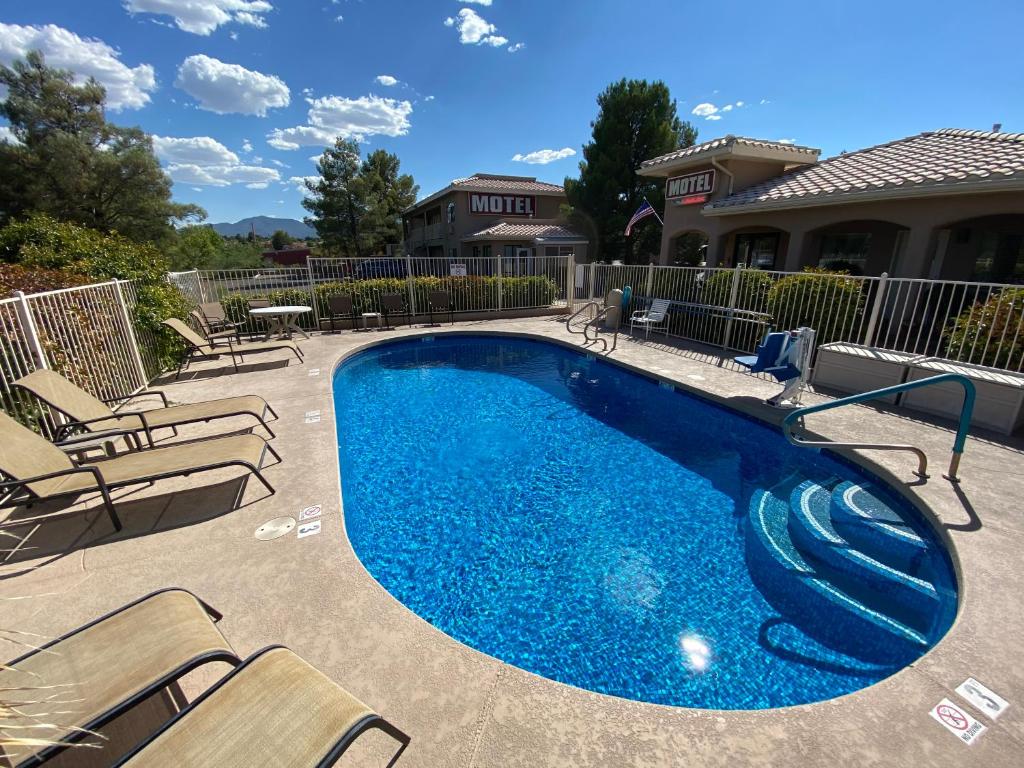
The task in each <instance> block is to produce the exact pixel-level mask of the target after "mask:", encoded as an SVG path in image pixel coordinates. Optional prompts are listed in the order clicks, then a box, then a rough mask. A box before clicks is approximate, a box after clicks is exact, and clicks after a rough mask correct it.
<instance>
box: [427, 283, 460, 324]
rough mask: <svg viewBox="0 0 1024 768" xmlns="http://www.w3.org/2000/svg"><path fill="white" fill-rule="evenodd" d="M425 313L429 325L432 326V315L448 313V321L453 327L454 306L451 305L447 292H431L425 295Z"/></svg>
mask: <svg viewBox="0 0 1024 768" xmlns="http://www.w3.org/2000/svg"><path fill="white" fill-rule="evenodd" d="M427 312H428V313H429V314H430V324H431V325H434V324H435V323H434V313H435V312H438V313H445V312H447V313H448V320H449V322H451V324H452V325H455V306H454V305H453V304H452V295H451V294H450V293H448V291H431V292H430V293H429V294H427Z"/></svg>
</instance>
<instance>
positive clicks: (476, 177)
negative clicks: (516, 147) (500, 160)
mask: <svg viewBox="0 0 1024 768" xmlns="http://www.w3.org/2000/svg"><path fill="white" fill-rule="evenodd" d="M451 186H453V187H457V188H458V189H471V190H475V191H479V192H490V191H492V190H493V191H495V192H539V193H542V194H543V193H548V194H551V193H555V194H563V193H564V192H565V189H564V188H563V187H562V185H561V184H548V183H547V182H546V181H537V179H536V178H534V177H532V176H498V175H496V174H490V173H474V174H473V175H472V176H468V177H466V178H465V179H455V181H453V182H452V183H451Z"/></svg>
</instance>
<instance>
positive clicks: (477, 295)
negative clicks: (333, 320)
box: [220, 275, 558, 328]
mask: <svg viewBox="0 0 1024 768" xmlns="http://www.w3.org/2000/svg"><path fill="white" fill-rule="evenodd" d="M412 283H413V295H414V298H415V301H416V312H417V314H421V315H422V314H426V308H427V300H428V297H429V296H430V293H431V291H447V292H448V293H450V294H451V296H452V303H453V305H454V306H455V309H456V310H459V311H469V312H472V311H486V310H491V309H495V308H496V307H497V297H498V278H497V277H491V276H486V275H485V276H479V275H473V276H469V277H414V278H412ZM391 293H397V294H400V295H401V296H402V298H403V299H404V300H405V302H406V304H408V297H409V286H408V283H407V281H406V279H405V278H404V277H377V278H371V279H368V280H343V281H342V280H336V281H331V282H326V283H318V284H317V285H316V286H315V287H314V289H313V295H314V300H315V301H316V306H317V310H318V311H319V313H320V314H321V316H326V315H327V311H328V310H327V300H328V298H330V297H331V296H336V295H345V296H351V297H352V299H353V302H352V303H353V305H354V307H355V311H356V314H362V313H363V312H380V311H381V305H380V297H381V296H385V295H387V294H391ZM501 294H502V295H501V306H502V309H518V308H524V307H536V306H550V305H551V304H552V303H553V302H554V300H555V297H556V296H557V295H558V285H557V284H556V283H555V281H554V280H552V279H551V278H549V277H543V276H536V275H534V276H528V277H503V278H501ZM250 299H267V300H268V301H270V303H271V304H275V305H286V304H302V305H305V304H309V302H310V293H309V290H308V289H307V288H281V289H276V290H270V291H256V292H253V293H244V294H243V293H226V294H224V295H223V296H221V299H220V303H221V306H223V307H224V314H225V316H226V317H227V318H228V319H229V320H232V321H234V322H244V321H246V320H248V319H249V314H248V301H249V300H250ZM299 323H300V325H301V326H302V327H304V328H311V327H312V325H313V316H312V314H309V313H307V314H305V315H302V316H300V318H299Z"/></svg>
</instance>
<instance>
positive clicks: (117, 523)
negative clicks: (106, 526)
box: [100, 483, 124, 531]
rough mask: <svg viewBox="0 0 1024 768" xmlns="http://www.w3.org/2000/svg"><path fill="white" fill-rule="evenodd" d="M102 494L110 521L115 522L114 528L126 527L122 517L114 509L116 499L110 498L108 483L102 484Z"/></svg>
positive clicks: (116, 529) (117, 529)
mask: <svg viewBox="0 0 1024 768" xmlns="http://www.w3.org/2000/svg"><path fill="white" fill-rule="evenodd" d="M100 495H101V496H103V506H104V507H106V508H107V514H108V515H109V516H110V522H112V523H113V524H114V530H115V531H120V530H121V529H122V528H124V524H122V523H121V518H120V517H118V516H117V512H115V511H114V501H113V499H111V498H110V491H109V490H108V489H107V485H106V483H101V484H100Z"/></svg>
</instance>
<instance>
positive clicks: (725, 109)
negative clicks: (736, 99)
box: [722, 104, 732, 112]
mask: <svg viewBox="0 0 1024 768" xmlns="http://www.w3.org/2000/svg"><path fill="white" fill-rule="evenodd" d="M722 111H723V112H732V104H726V105H725V106H724V107H722Z"/></svg>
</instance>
